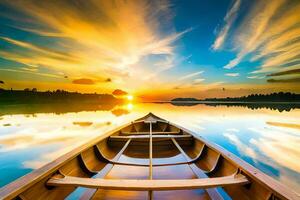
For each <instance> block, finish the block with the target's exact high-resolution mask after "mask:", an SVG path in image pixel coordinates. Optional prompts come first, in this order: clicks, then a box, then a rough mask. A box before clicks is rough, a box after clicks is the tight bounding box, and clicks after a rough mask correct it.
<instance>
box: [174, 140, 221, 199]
mask: <svg viewBox="0 0 300 200" xmlns="http://www.w3.org/2000/svg"><path fill="white" fill-rule="evenodd" d="M171 140H172V142H173V144H174V145H175V146H176V147H177V149H178V150H179V151H180V153H181V154H182V155H183V156H184V157H185V159H186V160H189V159H190V158H189V156H188V155H187V154H186V153H185V151H184V150H183V149H182V148H181V146H180V145H179V144H178V143H177V141H176V140H175V139H174V138H172V139H171ZM204 148H205V144H204V145H203V147H202V149H201V151H200V153H199V157H200V156H201V153H202V152H203V149H204ZM189 166H190V168H191V170H192V171H193V172H194V174H195V175H196V176H197V177H198V178H208V176H207V175H206V174H205V172H204V171H203V170H201V169H199V168H198V167H197V166H196V165H195V164H194V163H190V164H189ZM206 191H207V193H208V195H209V196H210V197H211V199H215V200H223V199H224V198H223V196H222V194H220V193H219V191H218V190H217V188H208V189H206Z"/></svg>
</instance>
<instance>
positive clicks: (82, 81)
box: [72, 78, 95, 85]
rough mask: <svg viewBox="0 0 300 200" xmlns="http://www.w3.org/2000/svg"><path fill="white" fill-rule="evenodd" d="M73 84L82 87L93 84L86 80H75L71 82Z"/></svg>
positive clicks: (91, 81)
mask: <svg viewBox="0 0 300 200" xmlns="http://www.w3.org/2000/svg"><path fill="white" fill-rule="evenodd" d="M72 83H74V84H82V85H93V84H95V82H94V81H93V80H91V79H88V78H81V79H75V80H73V81H72Z"/></svg>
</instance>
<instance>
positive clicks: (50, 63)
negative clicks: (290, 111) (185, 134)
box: [0, 0, 300, 100]
mask: <svg viewBox="0 0 300 200" xmlns="http://www.w3.org/2000/svg"><path fill="white" fill-rule="evenodd" d="M0 8H1V16H0V25H1V29H0V80H1V81H2V82H3V83H1V84H0V87H1V88H4V89H11V88H13V89H24V88H37V89H38V90H40V91H46V90H56V89H64V90H68V91H78V92H84V93H94V92H97V93H111V92H112V91H114V90H115V89H122V90H124V91H127V92H130V93H134V94H135V96H136V97H137V98H143V99H144V100H169V99H172V98H174V97H180V96H189V97H191V96H192V97H197V98H205V97H226V96H241V95H248V94H251V93H270V92H278V91H290V92H300V84H299V80H300V76H299V70H300V67H299V64H300V62H299V58H300V57H299V50H300V45H299V44H300V41H299V40H298V39H297V38H298V37H299V35H300V28H299V22H300V16H299V10H300V2H299V1H288V0H274V1H272V3H267V2H266V1H248V0H245V1H242V0H224V1H217V0H214V1H189V3H186V2H184V1H178V2H177V1H176V2H173V1H168V0H164V1H147V0H141V1H123V0H116V1H106V0H99V1H95V0H87V1H81V0H80V1H59V2H56V3H54V2H53V1H48V0H45V1H39V2H38V3H37V2H36V1H34V0H28V1H22V0H16V1H9V0H3V1H1V2H0ZM128 100H131V97H129V96H128Z"/></svg>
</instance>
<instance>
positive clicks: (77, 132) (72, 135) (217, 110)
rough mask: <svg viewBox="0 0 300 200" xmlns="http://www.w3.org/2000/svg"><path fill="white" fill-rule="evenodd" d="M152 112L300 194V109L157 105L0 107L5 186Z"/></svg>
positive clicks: (0, 150) (0, 169)
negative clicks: (211, 142)
mask: <svg viewBox="0 0 300 200" xmlns="http://www.w3.org/2000/svg"><path fill="white" fill-rule="evenodd" d="M150 111H151V112H153V113H154V114H156V115H158V116H161V117H163V118H165V119H167V120H169V121H172V122H174V123H177V124H180V125H182V126H184V127H186V128H188V129H190V130H192V131H194V132H196V133H197V134H199V135H201V136H203V137H204V138H207V139H208V140H210V141H213V142H215V143H217V144H218V145H220V146H223V147H224V148H226V149H228V150H229V151H231V152H232V153H234V154H236V155H237V156H239V157H241V158H242V159H244V160H245V161H247V162H248V163H250V164H252V165H253V166H255V167H257V168H259V169H260V170H262V171H263V172H265V173H267V174H269V175H270V176H272V177H274V178H275V179H277V180H279V181H281V182H282V183H284V184H286V185H288V186H290V187H292V188H293V189H294V190H296V191H297V192H298V193H300V109H292V110H290V111H282V112H279V111H278V110H271V109H267V108H262V109H256V110H252V109H249V108H247V107H227V106H217V107H213V106H209V105H194V106H175V105H171V104H153V103H146V104H134V105H133V104H128V105H124V106H117V107H114V108H113V106H97V107H96V108H95V107H94V106H89V107H88V108H86V107H82V108H81V107H80V108H79V107H78V106H69V107H68V106H58V105H40V106H39V105H16V106H2V107H1V106H0V175H1V176H0V177H1V178H0V187H1V186H3V185H5V184H7V183H9V182H11V181H13V180H15V179H17V178H18V177H20V176H22V175H24V174H27V173H29V172H30V171H32V170H33V169H36V168H39V167H41V166H43V165H44V164H46V163H48V162H50V161H52V160H53V159H55V158H57V157H59V156H60V155H62V154H63V153H65V152H68V151H70V150H71V149H73V148H74V147H76V146H78V145H80V144H82V143H84V142H85V141H87V140H90V139H91V138H93V137H96V136H97V135H100V134H102V133H104V132H106V131H108V130H111V129H113V128H116V127H118V126H120V125H122V124H124V123H126V122H128V121H130V120H134V119H136V118H138V117H141V116H143V115H145V114H147V113H148V112H150Z"/></svg>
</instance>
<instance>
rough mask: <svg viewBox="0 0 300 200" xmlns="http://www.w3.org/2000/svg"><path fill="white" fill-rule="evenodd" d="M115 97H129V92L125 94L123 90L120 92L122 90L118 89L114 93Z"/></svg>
mask: <svg viewBox="0 0 300 200" xmlns="http://www.w3.org/2000/svg"><path fill="white" fill-rule="evenodd" d="M112 94H113V95H114V96H124V95H127V94H128V92H125V91H123V90H120V89H116V90H114V91H113V93H112Z"/></svg>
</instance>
